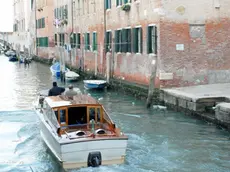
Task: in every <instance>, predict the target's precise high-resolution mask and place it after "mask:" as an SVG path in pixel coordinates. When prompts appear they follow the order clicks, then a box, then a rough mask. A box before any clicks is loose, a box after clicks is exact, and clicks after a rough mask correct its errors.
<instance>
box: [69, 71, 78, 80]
mask: <svg viewBox="0 0 230 172" xmlns="http://www.w3.org/2000/svg"><path fill="white" fill-rule="evenodd" d="M79 77H80V75H79V74H77V73H76V72H74V71H67V72H66V73H65V80H66V81H75V80H78V78H79Z"/></svg>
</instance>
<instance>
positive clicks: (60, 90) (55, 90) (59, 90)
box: [48, 82, 65, 96]
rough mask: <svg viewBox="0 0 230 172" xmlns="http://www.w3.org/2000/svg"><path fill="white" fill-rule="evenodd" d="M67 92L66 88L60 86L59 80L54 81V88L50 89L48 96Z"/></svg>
mask: <svg viewBox="0 0 230 172" xmlns="http://www.w3.org/2000/svg"><path fill="white" fill-rule="evenodd" d="M63 92H65V88H63V87H58V86H57V82H53V88H51V89H50V90H49V94H48V96H58V95H61V94H62V93H63Z"/></svg>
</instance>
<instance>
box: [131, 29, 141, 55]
mask: <svg viewBox="0 0 230 172" xmlns="http://www.w3.org/2000/svg"><path fill="white" fill-rule="evenodd" d="M132 34H133V52H134V53H142V50H143V44H142V28H141V27H136V28H133V33H132Z"/></svg>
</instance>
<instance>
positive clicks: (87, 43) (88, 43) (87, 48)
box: [85, 33, 90, 50]
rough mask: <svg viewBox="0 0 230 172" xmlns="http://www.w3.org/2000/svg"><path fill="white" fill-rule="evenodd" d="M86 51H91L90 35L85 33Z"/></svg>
mask: <svg viewBox="0 0 230 172" xmlns="http://www.w3.org/2000/svg"><path fill="white" fill-rule="evenodd" d="M85 50H90V35H89V33H85Z"/></svg>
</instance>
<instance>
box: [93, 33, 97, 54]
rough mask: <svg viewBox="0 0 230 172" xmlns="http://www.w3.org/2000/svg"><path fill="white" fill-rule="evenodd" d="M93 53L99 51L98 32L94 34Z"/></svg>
mask: <svg viewBox="0 0 230 172" xmlns="http://www.w3.org/2000/svg"><path fill="white" fill-rule="evenodd" d="M93 51H97V32H93Z"/></svg>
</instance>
